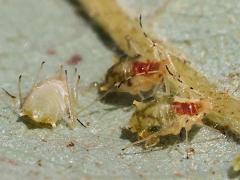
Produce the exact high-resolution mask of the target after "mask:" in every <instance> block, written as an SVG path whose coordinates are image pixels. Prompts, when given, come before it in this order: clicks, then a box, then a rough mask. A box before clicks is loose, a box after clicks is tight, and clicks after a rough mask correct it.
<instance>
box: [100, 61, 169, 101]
mask: <svg viewBox="0 0 240 180" xmlns="http://www.w3.org/2000/svg"><path fill="white" fill-rule="evenodd" d="M166 64H168V61H166V60H161V61H158V60H146V59H144V58H142V57H135V58H133V59H129V58H127V59H123V60H120V61H119V62H118V63H117V64H115V65H113V66H112V67H111V68H110V69H109V70H108V72H107V74H106V78H105V82H104V83H103V84H102V85H101V87H100V91H101V92H106V91H111V90H113V91H115V92H126V93H129V94H131V95H133V96H135V95H137V96H140V97H141V96H142V93H143V92H149V91H150V90H153V89H154V88H155V87H158V85H161V84H162V83H163V80H164V79H163V76H164V74H165V73H166V69H165V65H166ZM113 87H115V89H112V88H113Z"/></svg>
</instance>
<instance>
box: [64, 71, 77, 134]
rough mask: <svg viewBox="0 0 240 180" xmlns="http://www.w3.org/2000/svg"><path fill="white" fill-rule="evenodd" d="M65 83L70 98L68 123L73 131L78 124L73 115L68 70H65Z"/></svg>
mask: <svg viewBox="0 0 240 180" xmlns="http://www.w3.org/2000/svg"><path fill="white" fill-rule="evenodd" d="M65 81H66V86H67V91H68V94H69V96H68V98H67V100H66V101H67V104H68V107H67V109H68V115H69V116H68V117H69V122H68V125H69V127H70V128H71V129H73V128H74V127H75V126H76V123H75V117H74V114H73V103H72V98H73V96H72V94H71V93H70V89H69V84H68V76H67V70H65Z"/></svg>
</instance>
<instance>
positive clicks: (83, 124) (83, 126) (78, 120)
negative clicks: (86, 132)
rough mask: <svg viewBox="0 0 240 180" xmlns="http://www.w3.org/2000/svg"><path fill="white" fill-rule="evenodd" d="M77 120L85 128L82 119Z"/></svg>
mask: <svg viewBox="0 0 240 180" xmlns="http://www.w3.org/2000/svg"><path fill="white" fill-rule="evenodd" d="M77 121H78V122H79V123H80V124H81V125H82V126H83V127H85V128H87V126H86V125H85V124H83V123H82V121H80V120H79V119H77Z"/></svg>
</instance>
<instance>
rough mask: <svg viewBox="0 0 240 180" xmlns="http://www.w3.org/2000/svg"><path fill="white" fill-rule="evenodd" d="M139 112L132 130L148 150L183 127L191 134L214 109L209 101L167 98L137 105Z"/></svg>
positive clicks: (133, 120) (136, 114) (131, 124)
mask: <svg viewBox="0 0 240 180" xmlns="http://www.w3.org/2000/svg"><path fill="white" fill-rule="evenodd" d="M134 105H135V106H136V112H135V113H134V114H133V115H132V117H131V119H130V121H129V125H128V129H129V130H130V131H131V132H132V133H137V135H138V137H139V141H136V142H134V143H133V144H139V143H144V145H145V148H148V147H152V146H155V145H156V144H158V142H159V140H160V137H161V136H166V135H178V134H179V133H180V131H181V129H182V128H185V130H186V132H188V131H190V130H191V128H192V126H193V125H195V124H202V119H203V118H204V116H205V115H206V114H207V113H208V112H209V111H210V110H211V102H210V101H209V100H207V99H188V98H180V97H177V96H170V95H163V96H160V97H156V99H155V100H153V101H150V102H148V103H142V102H137V101H135V102H134Z"/></svg>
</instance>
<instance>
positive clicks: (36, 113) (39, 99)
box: [20, 79, 69, 126]
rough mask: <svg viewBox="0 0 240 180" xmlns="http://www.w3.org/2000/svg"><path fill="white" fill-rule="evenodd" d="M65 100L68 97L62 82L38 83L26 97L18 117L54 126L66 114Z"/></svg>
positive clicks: (54, 80)
mask: <svg viewBox="0 0 240 180" xmlns="http://www.w3.org/2000/svg"><path fill="white" fill-rule="evenodd" d="M66 98H69V97H68V94H67V90H66V84H65V83H64V81H60V80H56V79H53V80H47V81H45V82H44V83H41V82H40V83H39V84H38V85H37V86H36V87H34V89H33V90H32V91H31V92H30V93H29V95H28V96H27V97H26V99H25V101H24V103H23V105H22V107H21V114H20V115H21V116H28V117H30V118H31V119H32V120H33V121H35V122H38V123H45V124H51V125H52V126H55V125H56V122H57V121H58V120H60V119H62V118H63V117H64V115H65V113H66V105H67V102H66Z"/></svg>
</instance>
